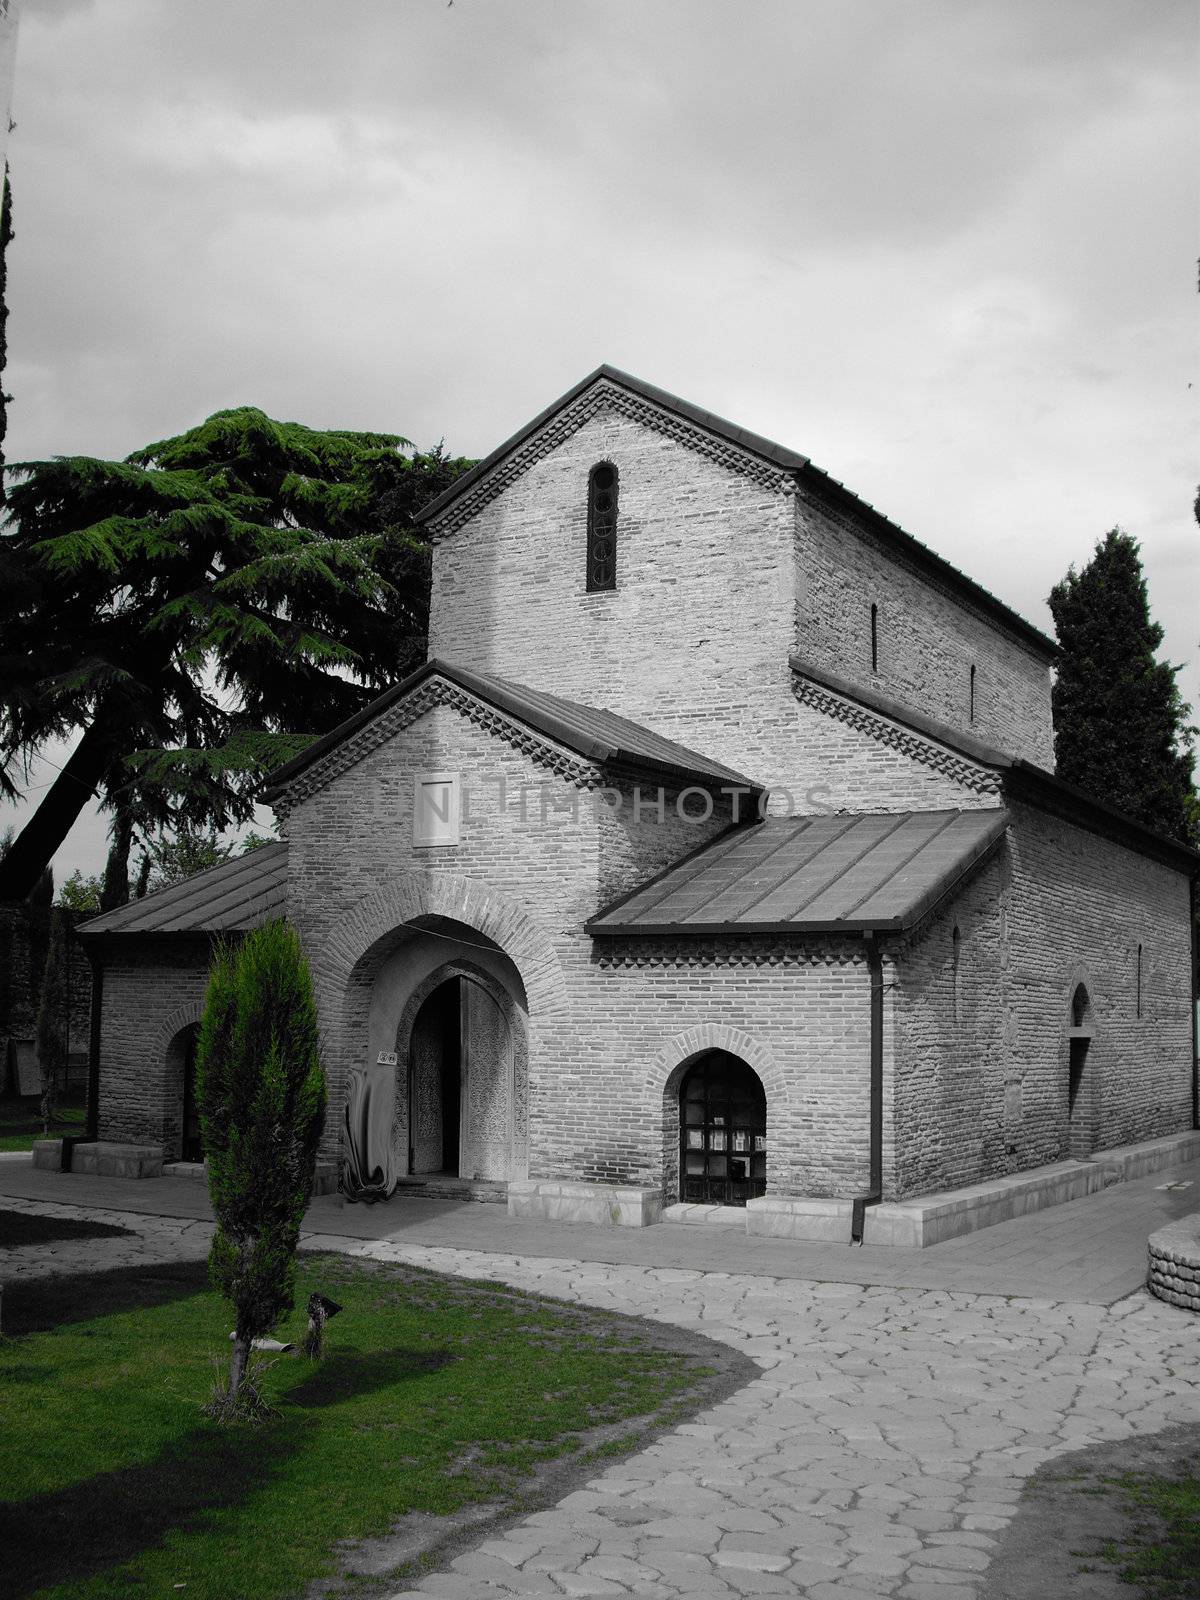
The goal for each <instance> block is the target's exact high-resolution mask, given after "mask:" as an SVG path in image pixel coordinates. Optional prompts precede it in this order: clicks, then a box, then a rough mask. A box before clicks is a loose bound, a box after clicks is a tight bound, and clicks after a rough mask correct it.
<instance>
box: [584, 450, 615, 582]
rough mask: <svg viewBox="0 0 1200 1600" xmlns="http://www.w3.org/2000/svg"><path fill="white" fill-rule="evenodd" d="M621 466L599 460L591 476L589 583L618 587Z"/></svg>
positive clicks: (588, 530) (589, 477) (588, 537)
mask: <svg viewBox="0 0 1200 1600" xmlns="http://www.w3.org/2000/svg"><path fill="white" fill-rule="evenodd" d="M617 487H618V485H617V469H616V467H614V466H613V464H612V462H611V461H599V462H597V463H596V465H595V466H594V467H593V468H592V470H591V473H590V474H589V476H588V527H587V586H588V590H589V592H590V591H592V590H597V589H615V588H616V587H617Z"/></svg>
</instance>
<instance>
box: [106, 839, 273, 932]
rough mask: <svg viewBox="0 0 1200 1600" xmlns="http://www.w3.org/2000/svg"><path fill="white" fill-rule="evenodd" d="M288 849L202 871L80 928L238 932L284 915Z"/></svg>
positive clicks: (268, 848) (266, 850)
mask: <svg viewBox="0 0 1200 1600" xmlns="http://www.w3.org/2000/svg"><path fill="white" fill-rule="evenodd" d="M287 862H288V851H287V845H286V844H268V845H263V846H261V847H260V848H259V849H258V850H251V851H249V852H248V854H246V855H244V856H237V857H236V858H235V859H234V860H232V861H224V862H222V863H221V865H220V866H219V867H210V868H209V869H208V871H207V872H198V873H196V875H195V876H194V877H192V878H185V879H184V881H183V882H182V883H176V884H172V885H171V887H170V888H169V889H159V890H157V891H156V892H155V893H154V894H148V895H147V896H146V898H145V899H144V900H131V901H130V903H129V904H128V905H127V906H119V907H118V908H117V910H116V911H106V912H104V913H103V914H102V915H101V916H98V917H92V918H91V919H90V920H89V921H87V922H83V923H80V925H79V928H78V929H77V932H79V933H80V934H82V935H83V936H84V937H85V938H87V937H88V936H89V935H91V934H99V933H140V934H147V933H149V934H168V933H238V932H244V931H245V930H246V929H247V928H257V927H258V926H259V925H260V924H261V923H263V922H269V921H270V919H271V918H272V917H276V916H282V915H283V913H284V908H285V903H286V899H287Z"/></svg>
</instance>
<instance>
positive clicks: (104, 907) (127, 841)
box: [100, 800, 133, 911]
mask: <svg viewBox="0 0 1200 1600" xmlns="http://www.w3.org/2000/svg"><path fill="white" fill-rule="evenodd" d="M132 844H133V812H132V810H131V809H130V806H129V803H128V801H127V800H119V801H118V802H117V807H116V814H115V815H114V817H113V825H112V845H111V847H110V849H109V852H108V860H107V861H106V862H105V863H104V882H103V884H102V885H101V888H100V909H101V911H115V910H116V909H117V907H118V906H127V905H128V904H129V851H130V848H131V846H132Z"/></svg>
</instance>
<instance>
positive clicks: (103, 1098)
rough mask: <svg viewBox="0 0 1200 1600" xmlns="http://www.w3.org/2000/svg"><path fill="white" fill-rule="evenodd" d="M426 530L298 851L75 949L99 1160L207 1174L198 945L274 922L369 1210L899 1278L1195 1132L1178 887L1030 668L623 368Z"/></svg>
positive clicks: (834, 503) (899, 535) (915, 555)
mask: <svg viewBox="0 0 1200 1600" xmlns="http://www.w3.org/2000/svg"><path fill="white" fill-rule="evenodd" d="M424 523H425V527H426V529H427V532H428V534H429V537H430V539H431V542H432V545H433V578H432V616H431V624H430V645H429V660H428V662H427V663H426V665H425V666H424V667H422V668H421V670H420V671H418V672H416V673H415V674H413V676H412V677H410V678H409V679H408V680H407V681H406V682H404V683H401V684H399V685H398V686H397V687H395V688H393V689H391V690H390V691H388V692H387V693H386V694H384V695H382V696H381V697H380V698H379V699H378V700H376V701H375V702H374V703H373V704H372V705H371V706H369V707H368V708H367V709H366V710H364V711H363V712H361V713H360V714H359V715H357V716H356V717H354V718H352V719H351V720H350V721H348V722H347V723H345V724H344V725H343V726H342V727H340V728H338V729H336V730H335V731H334V732H333V733H331V734H329V735H328V736H326V737H325V738H323V739H321V740H320V741H319V742H317V743H315V744H314V745H313V746H312V747H311V748H310V749H309V750H307V751H306V752H305V753H304V754H303V755H301V756H300V757H298V758H297V759H295V760H293V761H291V762H289V763H288V764H287V765H286V766H284V767H282V768H281V769H279V770H278V771H277V772H276V773H274V774H273V776H272V778H271V780H270V783H269V786H268V789H267V794H266V798H267V799H268V800H269V801H270V803H271V804H272V806H273V807H274V810H275V812H276V815H277V817H278V819H279V830H280V834H281V839H282V842H281V843H279V844H276V845H272V846H270V847H268V848H264V849H260V850H258V851H255V852H254V853H252V854H250V855H248V856H244V857H240V858H238V859H236V860H234V861H231V862H229V863H227V864H226V865H223V866H220V867H217V868H215V869H213V870H212V871H210V872H207V873H203V874H201V875H199V876H198V877H196V878H194V879H191V880H189V881H188V882H187V883H185V884H182V885H179V886H177V887H175V888H172V889H168V890H165V891H162V892H161V893H158V894H155V895H152V896H150V897H149V898H147V899H145V900H143V901H140V902H137V903H135V904H132V905H129V906H126V907H124V908H122V909H120V910H118V911H115V912H112V913H109V914H107V915H105V916H101V917H99V918H97V919H96V920H94V921H92V922H91V923H90V924H88V925H87V926H86V928H85V929H84V930H83V932H84V937H85V938H86V939H87V941H88V943H89V946H90V948H91V951H92V954H93V960H94V964H95V967H96V970H97V974H98V982H97V990H98V999H97V1002H96V1007H95V1025H94V1030H93V1070H94V1072H95V1074H96V1075H97V1078H98V1086H99V1130H98V1131H99V1136H100V1139H101V1141H103V1142H104V1143H103V1144H102V1145H101V1146H99V1147H98V1148H99V1149H101V1150H103V1149H104V1148H106V1147H108V1146H111V1147H113V1148H114V1149H116V1148H118V1147H121V1146H126V1147H129V1148H128V1150H127V1152H126V1156H127V1158H128V1162H129V1165H128V1167H127V1170H130V1171H134V1170H139V1171H149V1170H156V1168H155V1163H156V1162H157V1163H161V1162H162V1161H163V1160H164V1159H165V1160H166V1161H168V1162H170V1161H172V1160H177V1159H179V1158H181V1157H184V1158H186V1157H192V1158H194V1157H196V1156H197V1155H198V1154H199V1153H200V1152H199V1149H198V1124H197V1119H196V1116H195V1111H194V1106H193V1105H192V1103H191V1071H190V1062H191V1057H192V1054H193V1051H194V1037H195V1026H196V1023H197V1021H198V1018H199V1016H200V1012H201V1007H202V1002H203V996H204V989H205V983H206V977H207V969H208V962H209V953H210V948H211V942H212V940H213V939H214V937H217V936H222V935H225V936H228V935H236V934H237V933H239V932H240V931H242V930H244V929H247V928H249V927H251V926H253V925H255V924H256V923H258V922H260V921H262V920H264V919H265V918H267V917H269V916H272V915H278V914H286V915H287V916H288V917H290V918H291V919H292V921H293V922H294V923H295V925H296V926H297V927H298V929H299V930H300V933H301V937H302V939H303V943H304V945H305V948H306V950H307V952H308V954H309V957H310V960H311V964H312V969H313V973H314V978H315V982H316V988H317V997H318V1005H319V1009H320V1017H321V1023H322V1028H323V1035H324V1051H325V1061H326V1067H327V1072H328V1078H329V1088H330V1116H329V1119H328V1124H327V1131H326V1138H325V1146H324V1150H323V1162H324V1168H325V1171H326V1172H327V1173H329V1174H332V1172H333V1171H334V1170H335V1169H336V1170H338V1171H339V1172H340V1173H341V1175H342V1180H343V1183H344V1186H345V1187H346V1188H347V1190H348V1191H349V1192H350V1193H355V1192H360V1191H362V1190H365V1192H366V1193H368V1194H374V1195H377V1196H381V1195H384V1194H387V1193H392V1192H394V1191H395V1190H397V1189H398V1190H400V1191H404V1190H406V1189H412V1190H415V1191H417V1192H429V1191H430V1190H431V1189H432V1190H436V1189H437V1188H438V1187H439V1185H440V1186H442V1187H444V1188H445V1189H446V1190H447V1192H462V1191H464V1190H468V1191H470V1192H473V1193H475V1194H477V1195H480V1196H489V1195H490V1196H494V1197H498V1198H504V1197H506V1198H507V1201H508V1205H509V1209H510V1211H511V1212H512V1214H514V1215H518V1216H541V1217H549V1218H562V1219H575V1218H579V1219H586V1220H590V1221H602V1222H608V1221H612V1222H619V1223H632V1224H638V1223H644V1222H647V1221H654V1220H657V1218H658V1217H659V1215H660V1214H661V1213H662V1211H663V1208H664V1206H665V1207H667V1208H671V1207H679V1206H683V1207H691V1208H697V1209H696V1210H695V1211H690V1212H683V1211H680V1210H678V1209H677V1210H675V1211H673V1212H669V1213H668V1214H669V1215H672V1216H673V1217H682V1216H687V1217H688V1218H692V1217H694V1216H699V1215H707V1214H709V1213H710V1212H713V1213H714V1214H715V1211H714V1208H736V1210H735V1211H733V1212H729V1211H725V1210H723V1209H722V1211H721V1213H720V1217H719V1219H718V1220H726V1221H728V1220H730V1218H731V1217H732V1220H733V1221H735V1222H736V1223H737V1224H738V1225H739V1226H746V1227H747V1228H748V1229H749V1230H750V1231H753V1232H766V1233H774V1234H778V1235H782V1236H793V1237H800V1238H804V1237H834V1238H847V1239H848V1238H849V1237H850V1236H851V1234H852V1233H853V1234H854V1235H855V1236H856V1237H862V1236H863V1234H864V1231H865V1236H866V1238H867V1240H868V1241H870V1240H871V1239H872V1238H877V1239H879V1240H881V1241H887V1240H891V1241H893V1242H909V1243H921V1242H928V1240H929V1238H930V1237H931V1235H930V1234H929V1233H928V1231H927V1232H926V1234H925V1235H924V1236H919V1235H920V1227H921V1226H923V1225H924V1224H919V1223H918V1224H917V1225H916V1226H917V1235H914V1234H913V1233H912V1231H911V1230H912V1227H913V1226H914V1224H913V1223H912V1218H913V1216H914V1215H916V1213H915V1212H914V1211H913V1209H912V1205H911V1202H912V1201H913V1200H914V1198H916V1197H928V1196H930V1195H935V1196H939V1197H941V1198H942V1199H943V1201H944V1203H943V1204H942V1206H941V1210H940V1211H939V1212H938V1215H939V1216H940V1217H941V1219H942V1220H941V1221H940V1222H938V1223H936V1228H940V1230H941V1236H944V1235H945V1233H946V1232H954V1231H961V1229H962V1227H965V1226H975V1225H978V1224H979V1222H980V1221H981V1220H987V1218H986V1217H984V1216H983V1214H982V1212H980V1210H979V1207H980V1205H981V1204H983V1203H984V1202H986V1201H987V1197H988V1196H992V1197H993V1198H994V1197H995V1196H1002V1197H1003V1196H1007V1197H1008V1198H1007V1199H1006V1200H1004V1202H1003V1203H1004V1204H1005V1205H1007V1206H1008V1207H1009V1210H1010V1212H1011V1210H1012V1208H1013V1207H1015V1208H1016V1209H1021V1208H1022V1207H1023V1206H1033V1205H1036V1204H1042V1203H1048V1201H1049V1199H1053V1198H1064V1197H1066V1196H1067V1195H1068V1193H1083V1192H1086V1191H1087V1190H1089V1189H1090V1188H1093V1187H1098V1186H1100V1184H1101V1183H1102V1182H1106V1181H1110V1180H1111V1178H1112V1177H1113V1176H1114V1175H1119V1172H1118V1169H1119V1168H1120V1167H1121V1164H1122V1162H1124V1170H1126V1171H1132V1170H1135V1168H1134V1167H1133V1166H1132V1165H1131V1164H1130V1163H1131V1162H1136V1161H1137V1160H1138V1159H1142V1158H1139V1157H1138V1155H1137V1152H1134V1153H1133V1155H1131V1154H1130V1152H1129V1148H1128V1147H1130V1146H1139V1147H1144V1146H1146V1142H1147V1141H1162V1140H1166V1139H1170V1138H1171V1136H1179V1135H1186V1134H1187V1133H1188V1131H1189V1130H1191V1129H1192V1128H1193V1126H1194V1124H1195V1120H1196V1119H1195V1098H1194V1096H1195V1086H1194V1078H1193V1074H1194V1057H1193V1039H1192V1007H1191V1001H1190V989H1191V974H1190V965H1191V946H1190V926H1191V925H1190V915H1189V905H1190V893H1191V883H1192V879H1193V876H1194V874H1195V872H1196V868H1197V857H1196V855H1195V854H1194V853H1193V852H1191V851H1190V850H1188V849H1186V848H1184V847H1183V846H1181V845H1180V844H1178V843H1176V842H1173V841H1171V840H1168V839H1166V838H1163V837H1160V836H1158V835H1156V834H1154V833H1152V832H1150V831H1148V830H1147V829H1146V828H1144V827H1142V826H1140V825H1139V824H1137V823H1135V822H1133V821H1132V820H1131V819H1129V818H1127V817H1125V816H1123V815H1121V814H1119V813H1117V812H1115V811H1113V810H1111V809H1109V808H1108V807H1106V806H1104V805H1103V804H1100V803H1098V802H1097V801H1096V800H1094V799H1090V798H1088V797H1086V796H1085V795H1083V794H1081V793H1079V792H1078V791H1076V790H1075V789H1073V788H1071V787H1070V786H1068V785H1066V784H1064V783H1062V782H1060V781H1059V780H1058V779H1056V778H1055V777H1054V776H1053V729H1052V725H1051V712H1050V675H1051V669H1052V666H1053V662H1054V655H1055V646H1054V644H1053V642H1052V641H1051V640H1050V639H1049V638H1047V637H1046V636H1045V635H1043V634H1042V633H1041V632H1039V631H1038V630H1037V629H1036V628H1034V627H1032V626H1031V625H1030V624H1029V623H1028V622H1026V621H1025V620H1023V619H1022V618H1021V617H1020V616H1018V615H1016V614H1015V613H1014V612H1012V611H1011V610H1009V609H1008V607H1006V606H1005V605H1003V604H1001V603H1000V602H999V601H998V600H996V599H994V598H993V597H992V596H991V595H990V594H988V593H987V592H986V591H985V590H983V589H982V588H980V587H979V585H978V584H976V583H974V582H972V581H971V579H970V578H967V577H965V576H964V575H963V574H962V573H960V572H959V571H957V570H956V569H955V568H954V567H952V566H951V565H949V563H947V562H946V561H944V560H942V559H941V558H940V557H939V556H937V555H935V554H934V553H933V552H932V551H931V550H929V549H928V548H927V547H926V546H924V545H922V544H921V543H919V542H918V541H917V540H916V539H914V538H913V537H912V536H910V535H909V534H907V533H905V532H904V531H903V530H902V529H900V528H899V527H897V526H896V525H895V524H894V523H892V522H890V521H889V520H888V519H887V518H886V517H885V516H883V515H881V514H880V513H879V512H877V511H875V510H874V509H873V508H872V507H871V506H869V505H867V504H865V503H864V502H863V501H861V500H860V499H858V498H857V497H856V496H855V495H854V494H852V493H851V492H850V491H849V490H848V489H846V488H844V487H843V486H842V485H841V484H840V483H838V482H836V481H835V480H833V479H832V478H830V477H828V476H827V475H826V474H825V473H824V472H822V471H821V470H820V469H819V468H817V467H815V466H814V465H813V464H812V463H811V462H810V461H809V460H808V459H807V458H806V457H804V456H802V455H798V454H796V453H795V452H793V451H790V450H786V449H783V448H781V447H780V446H779V445H776V444H773V443H771V442H770V441H769V440H767V439H763V438H759V437H757V436H756V435H754V434H751V433H748V432H746V431H745V430H744V429H741V428H738V427H735V426H733V425H732V424H730V423H728V422H726V421H723V420H722V419H721V418H719V417H715V416H712V415H710V414H708V413H707V412H704V411H702V410H700V409H699V408H697V407H696V406H694V405H691V404H688V403H686V402H684V401H681V400H679V399H677V398H676V397H674V396H672V395H669V394H666V393H664V392H662V391H660V390H658V389H655V388H653V387H651V386H650V385H648V384H645V383H643V382H641V381H639V380H637V379H634V378H631V377H629V376H628V375H626V374H624V373H621V372H618V371H616V370H614V369H612V368H608V367H602V368H600V369H599V370H598V371H596V372H594V373H593V374H591V375H590V376H589V377H588V378H585V379H584V380H583V382H581V383H579V384H578V385H577V386H576V387H575V388H573V389H572V390H571V391H570V392H569V393H567V394H566V395H564V396H563V397H562V398H561V399H559V400H556V401H555V402H554V403H553V404H552V405H551V406H549V407H548V408H547V409H546V410H545V411H543V412H542V413H541V415H540V416H538V417H536V418H535V419H534V420H533V421H532V422H531V423H530V424H529V425H528V426H527V427H525V428H523V429H521V431H520V432H519V433H517V434H515V435H514V436H513V437H512V438H511V439H509V440H507V441H506V442H505V443H504V444H502V445H501V446H500V447H499V448H498V449H497V450H495V451H494V452H493V453H492V454H491V455H490V456H488V457H487V459H486V460H484V461H482V462H480V464H479V465H478V466H477V467H475V468H474V469H473V470H471V471H470V472H468V473H466V474H465V475H464V476H463V477H461V478H460V479H459V480H458V482H457V483H455V484H454V485H453V486H452V487H451V488H450V489H449V490H447V491H446V492H445V493H444V494H443V495H442V496H441V497H440V498H439V499H438V500H437V501H435V502H434V503H433V504H432V505H430V506H429V507H428V508H427V510H426V512H425V513H424ZM1177 1143H1178V1139H1175V1140H1174V1141H1173V1145H1174V1144H1177ZM1146 1148H1149V1149H1151V1151H1152V1150H1153V1148H1155V1147H1146ZM138 1152H140V1154H139V1153H138ZM1103 1152H1109V1153H1110V1155H1111V1159H1109V1160H1107V1161H1104V1160H1101V1161H1097V1160H1096V1159H1095V1158H1096V1156H1097V1154H1098V1153H1103ZM1114 1152H1115V1154H1113V1153H1114ZM1148 1159H1150V1157H1146V1158H1145V1159H1144V1160H1143V1164H1142V1166H1140V1167H1137V1168H1136V1170H1146V1167H1145V1160H1148ZM1017 1175H1027V1176H1028V1182H1026V1181H1025V1179H1024V1178H1022V1179H1021V1180H1020V1181H1017V1182H1014V1181H1013V1180H1014V1179H1015V1178H1016V1176H1017ZM971 1186H974V1187H973V1188H972V1187H971ZM964 1187H966V1188H968V1189H969V1190H971V1193H972V1194H974V1196H975V1199H974V1200H973V1201H971V1205H974V1207H975V1211H974V1212H973V1213H972V1216H973V1217H974V1220H972V1221H960V1222H953V1221H950V1222H947V1221H946V1220H945V1219H946V1217H947V1216H951V1215H952V1214H954V1213H955V1211H956V1208H957V1210H958V1211H960V1212H962V1211H964V1206H965V1205H966V1202H964V1201H963V1200H962V1197H958V1198H957V1199H956V1198H954V1197H946V1196H945V1193H944V1192H945V1191H949V1190H962V1189H963V1188H964ZM1022 1195H1024V1196H1025V1197H1026V1198H1025V1199H1024V1200H1022V1199H1021V1198H1020V1197H1021V1196H1022ZM981 1196H982V1197H983V1200H982V1201H981V1200H980V1197H981ZM1014 1197H1016V1198H1014ZM881 1202H882V1203H881ZM906 1205H907V1207H908V1209H907V1210H906ZM932 1209H936V1208H932ZM966 1209H968V1210H969V1209H970V1207H969V1206H967V1207H966ZM985 1209H986V1206H985ZM917 1211H918V1212H919V1211H920V1208H919V1207H918V1208H917ZM930 1211H931V1208H929V1207H926V1212H930ZM964 1214H965V1213H964ZM906 1228H907V1229H908V1230H909V1231H908V1232H907V1233H906V1232H905V1229H906Z"/></svg>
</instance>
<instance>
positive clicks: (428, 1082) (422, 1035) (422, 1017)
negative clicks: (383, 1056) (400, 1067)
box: [409, 1005, 444, 1173]
mask: <svg viewBox="0 0 1200 1600" xmlns="http://www.w3.org/2000/svg"><path fill="white" fill-rule="evenodd" d="M443 1051H444V1040H443V1038H442V1027H441V1020H440V1018H439V1016H438V1012H437V1009H436V1007H434V1006H430V1005H426V1006H423V1007H422V1009H421V1011H420V1012H419V1013H418V1016H417V1020H416V1022H415V1023H414V1024H413V1031H412V1043H411V1045H410V1046H409V1074H410V1078H409V1082H410V1111H409V1128H410V1130H411V1131H410V1134H409V1138H410V1139H411V1141H412V1166H411V1170H412V1171H413V1172H414V1173H416V1172H440V1171H441V1170H442V1162H443V1153H442V1143H443V1127H442V1056H443Z"/></svg>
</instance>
